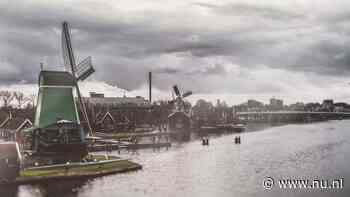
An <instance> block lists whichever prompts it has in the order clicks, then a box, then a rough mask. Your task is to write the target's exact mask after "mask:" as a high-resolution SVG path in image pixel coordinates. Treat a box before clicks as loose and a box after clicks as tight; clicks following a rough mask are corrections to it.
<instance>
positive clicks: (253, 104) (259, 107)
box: [247, 99, 264, 111]
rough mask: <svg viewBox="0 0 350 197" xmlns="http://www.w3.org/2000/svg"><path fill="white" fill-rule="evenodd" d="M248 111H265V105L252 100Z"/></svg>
mask: <svg viewBox="0 0 350 197" xmlns="http://www.w3.org/2000/svg"><path fill="white" fill-rule="evenodd" d="M247 106H248V111H263V110H264V103H262V102H260V101H257V100H253V99H250V100H248V102H247Z"/></svg>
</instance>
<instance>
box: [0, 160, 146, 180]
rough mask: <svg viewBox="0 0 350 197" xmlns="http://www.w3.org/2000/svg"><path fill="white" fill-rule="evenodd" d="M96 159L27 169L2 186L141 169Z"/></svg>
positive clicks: (124, 162)
mask: <svg viewBox="0 0 350 197" xmlns="http://www.w3.org/2000/svg"><path fill="white" fill-rule="evenodd" d="M96 158H99V159H96V160H94V161H92V162H80V163H78V162H77V163H67V164H60V165H48V166H40V167H33V168H27V169H24V170H22V171H21V172H20V174H19V176H18V177H17V178H16V179H15V180H14V181H11V182H7V183H3V184H12V185H23V184H36V183H40V182H46V181H49V180H67V179H88V178H95V177H100V176H104V175H109V174H116V173H122V172H129V171H135V170H139V169H142V166H141V165H140V164H138V163H135V162H132V161H129V160H126V159H118V158H117V157H109V158H106V159H102V158H103V157H102V156H96ZM0 184H1V183H0Z"/></svg>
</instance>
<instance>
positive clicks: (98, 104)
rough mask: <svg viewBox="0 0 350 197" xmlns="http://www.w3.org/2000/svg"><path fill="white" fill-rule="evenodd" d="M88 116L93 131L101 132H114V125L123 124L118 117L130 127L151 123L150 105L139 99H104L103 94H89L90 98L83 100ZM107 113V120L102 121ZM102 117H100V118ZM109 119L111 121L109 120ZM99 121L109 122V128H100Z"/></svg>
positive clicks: (145, 100)
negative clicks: (125, 120) (123, 119)
mask: <svg viewBox="0 0 350 197" xmlns="http://www.w3.org/2000/svg"><path fill="white" fill-rule="evenodd" d="M83 100H84V102H85V104H86V107H87V111H88V114H89V116H90V119H91V121H92V122H93V127H95V129H98V130H99V129H101V130H106V131H107V130H115V128H116V125H120V124H123V122H122V121H119V119H120V117H123V118H126V119H128V120H129V121H128V122H129V123H130V124H132V125H143V124H147V123H150V122H152V121H151V116H152V114H151V111H152V109H153V108H152V107H153V106H152V105H151V103H150V102H149V101H148V100H147V99H145V98H143V97H141V96H136V97H127V96H123V97H105V95H104V94H100V93H96V92H90V97H84V98H83ZM107 112H109V115H108V116H106V118H107V119H102V117H104V115H106V114H107ZM101 114H103V115H102V117H100V116H101ZM110 119H111V120H110ZM101 120H103V122H104V121H107V122H108V121H110V122H111V123H110V124H108V125H110V126H109V127H106V128H104V127H101V125H102V124H100V123H101Z"/></svg>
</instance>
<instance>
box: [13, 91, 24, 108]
mask: <svg viewBox="0 0 350 197" xmlns="http://www.w3.org/2000/svg"><path fill="white" fill-rule="evenodd" d="M13 97H14V98H15V100H16V101H17V107H18V108H21V107H22V106H23V104H24V103H25V102H26V101H27V98H26V97H24V94H23V93H22V92H14V93H13Z"/></svg>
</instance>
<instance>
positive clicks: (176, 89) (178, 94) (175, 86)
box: [173, 85, 181, 96]
mask: <svg viewBox="0 0 350 197" xmlns="http://www.w3.org/2000/svg"><path fill="white" fill-rule="evenodd" d="M173 89H174V92H175V95H176V96H181V94H180V90H179V88H178V87H177V85H174V86H173Z"/></svg>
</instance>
